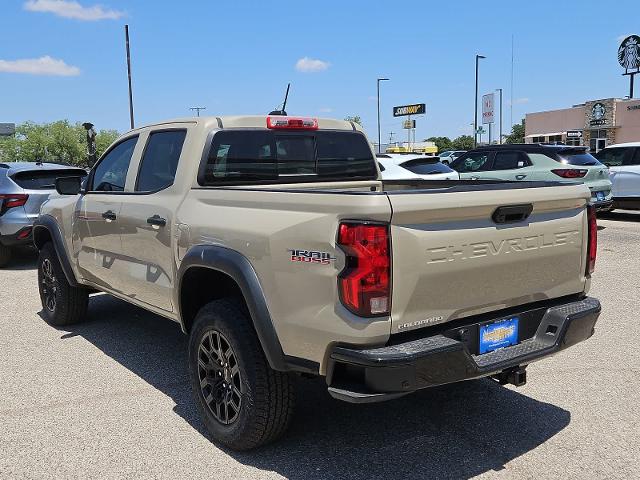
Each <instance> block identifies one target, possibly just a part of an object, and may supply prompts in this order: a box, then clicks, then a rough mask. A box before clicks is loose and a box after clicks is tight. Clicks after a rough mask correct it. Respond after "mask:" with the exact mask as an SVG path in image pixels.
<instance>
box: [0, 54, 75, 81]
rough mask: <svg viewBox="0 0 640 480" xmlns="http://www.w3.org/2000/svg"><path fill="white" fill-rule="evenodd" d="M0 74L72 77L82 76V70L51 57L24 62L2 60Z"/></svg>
mask: <svg viewBox="0 0 640 480" xmlns="http://www.w3.org/2000/svg"><path fill="white" fill-rule="evenodd" d="M0 72H4V73H26V74H28V75H55V76H61V77H72V76H75V75H80V69H79V68H78V67H74V66H73V65H67V64H66V63H64V61H63V60H57V59H55V58H51V57H50V56H49V55H46V56H44V57H40V58H25V59H22V60H0Z"/></svg>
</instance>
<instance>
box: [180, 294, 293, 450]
mask: <svg viewBox="0 0 640 480" xmlns="http://www.w3.org/2000/svg"><path fill="white" fill-rule="evenodd" d="M189 374H190V377H191V385H192V389H193V394H194V396H195V400H196V404H197V406H198V409H199V411H200V414H201V415H202V418H203V420H204V424H205V426H206V428H207V430H208V431H209V433H210V434H211V435H212V437H213V438H214V440H216V441H219V442H220V443H222V444H224V445H226V446H228V447H230V448H232V449H234V450H249V449H252V448H256V447H259V446H261V445H264V444H266V443H269V442H272V441H274V440H276V439H277V438H278V437H279V436H281V435H282V434H283V433H284V432H285V431H286V429H287V427H288V425H289V422H290V420H291V417H292V415H293V408H294V402H295V394H294V384H293V376H292V374H290V373H285V372H278V371H275V370H272V369H271V367H270V366H269V364H268V362H267V360H266V358H265V356H264V353H263V351H262V347H261V346H260V342H259V341H258V338H257V336H256V333H255V331H254V329H253V326H252V325H251V321H250V319H249V317H248V315H247V313H246V311H245V309H244V308H243V306H242V304H241V303H240V302H238V301H234V300H216V301H213V302H211V303H209V304H207V305H205V306H204V307H203V308H202V309H201V310H200V312H198V315H197V316H196V319H195V322H194V326H193V328H192V330H191V335H190V338H189Z"/></svg>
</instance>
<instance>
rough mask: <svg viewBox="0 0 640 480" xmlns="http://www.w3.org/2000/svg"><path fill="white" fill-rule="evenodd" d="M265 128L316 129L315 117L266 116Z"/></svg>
mask: <svg viewBox="0 0 640 480" xmlns="http://www.w3.org/2000/svg"><path fill="white" fill-rule="evenodd" d="M267 128H271V129H275V130H317V129H318V119H317V118H297V117H267Z"/></svg>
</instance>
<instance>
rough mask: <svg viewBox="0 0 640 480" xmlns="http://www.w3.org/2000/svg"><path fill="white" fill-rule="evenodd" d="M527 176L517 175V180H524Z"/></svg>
mask: <svg viewBox="0 0 640 480" xmlns="http://www.w3.org/2000/svg"><path fill="white" fill-rule="evenodd" d="M525 177H526V175H516V180H522V179H523V178H525Z"/></svg>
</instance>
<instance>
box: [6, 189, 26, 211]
mask: <svg viewBox="0 0 640 480" xmlns="http://www.w3.org/2000/svg"><path fill="white" fill-rule="evenodd" d="M28 198H29V195H26V194H24V193H0V210H2V211H4V210H7V209H8V208H13V207H21V206H23V205H24V204H25V203H27V199H28Z"/></svg>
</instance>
